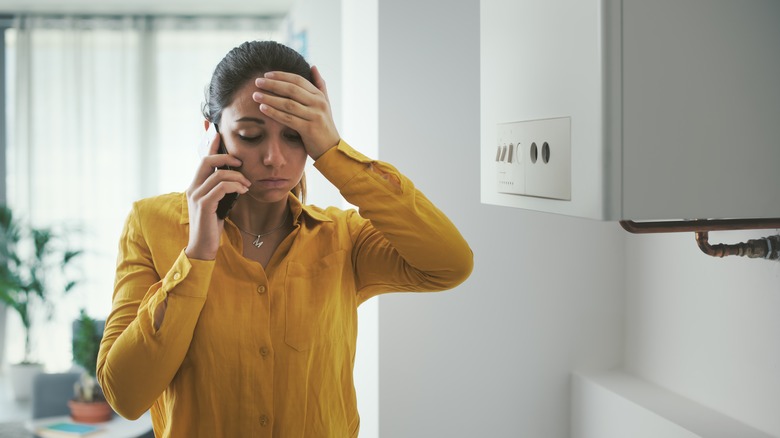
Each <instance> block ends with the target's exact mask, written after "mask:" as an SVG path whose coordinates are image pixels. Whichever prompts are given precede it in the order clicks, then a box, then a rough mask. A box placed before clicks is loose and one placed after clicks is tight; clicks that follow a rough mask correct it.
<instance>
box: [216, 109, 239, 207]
mask: <svg viewBox="0 0 780 438" xmlns="http://www.w3.org/2000/svg"><path fill="white" fill-rule="evenodd" d="M211 126H213V127H214V130H215V131H216V135H219V149H217V152H218V153H220V154H227V153H228V152H227V148H226V147H225V142H224V141H223V140H222V136H221V135H220V134H219V126H217V124H216V123H212V124H211ZM209 129H211V127H209ZM218 169H224V170H233V169H232V168H231V167H230V166H228V165H227V164H226V165H224V166H221V167H219V168H218ZM237 200H238V193H237V192H233V193H227V194H225V196H224V197H222V199H220V200H219V203H218V204H217V217H218V218H220V219H225V218H226V217H227V215H228V213H230V209H231V208H233V206H234V205H235V204H236V201H237Z"/></svg>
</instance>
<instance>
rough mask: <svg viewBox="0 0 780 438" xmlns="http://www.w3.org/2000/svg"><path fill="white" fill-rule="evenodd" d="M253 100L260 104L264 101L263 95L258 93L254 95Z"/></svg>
mask: <svg viewBox="0 0 780 438" xmlns="http://www.w3.org/2000/svg"><path fill="white" fill-rule="evenodd" d="M252 99H253V100H256V101H258V102H259V101H261V100H263V93H258V92H254V93H252Z"/></svg>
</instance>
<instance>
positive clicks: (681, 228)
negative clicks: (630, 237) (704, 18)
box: [620, 218, 780, 234]
mask: <svg viewBox="0 0 780 438" xmlns="http://www.w3.org/2000/svg"><path fill="white" fill-rule="evenodd" d="M620 226H622V227H623V229H625V230H626V231H628V232H629V233H634V234H647V233H683V232H697V231H732V230H755V229H769V228H780V218H772V219H697V220H689V221H661V222H634V221H620Z"/></svg>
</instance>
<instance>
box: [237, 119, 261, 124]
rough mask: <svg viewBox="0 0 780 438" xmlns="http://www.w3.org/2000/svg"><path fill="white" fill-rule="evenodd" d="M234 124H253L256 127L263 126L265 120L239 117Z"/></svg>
mask: <svg viewBox="0 0 780 438" xmlns="http://www.w3.org/2000/svg"><path fill="white" fill-rule="evenodd" d="M236 122H255V123H257V124H258V125H265V120H263V119H258V118H257V117H241V118H240V119H238V120H236Z"/></svg>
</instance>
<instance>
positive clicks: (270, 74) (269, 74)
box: [263, 71, 274, 79]
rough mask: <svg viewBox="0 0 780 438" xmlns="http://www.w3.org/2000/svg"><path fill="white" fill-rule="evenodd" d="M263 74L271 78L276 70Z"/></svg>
mask: <svg viewBox="0 0 780 438" xmlns="http://www.w3.org/2000/svg"><path fill="white" fill-rule="evenodd" d="M263 76H264V77H266V78H269V79H273V77H274V72H272V71H269V72H267V73H266V74H264V75H263Z"/></svg>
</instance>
